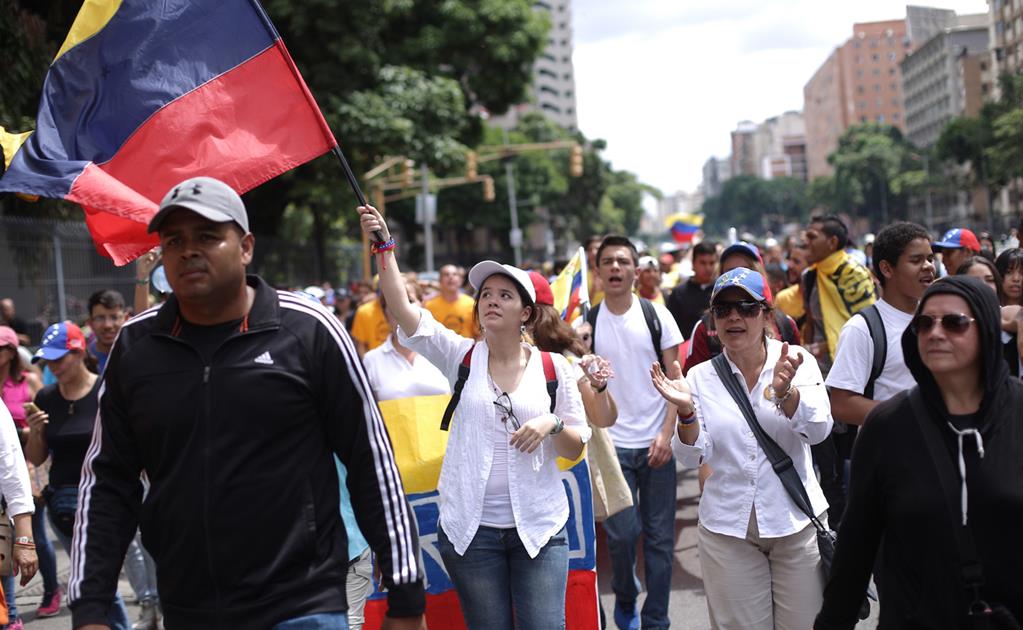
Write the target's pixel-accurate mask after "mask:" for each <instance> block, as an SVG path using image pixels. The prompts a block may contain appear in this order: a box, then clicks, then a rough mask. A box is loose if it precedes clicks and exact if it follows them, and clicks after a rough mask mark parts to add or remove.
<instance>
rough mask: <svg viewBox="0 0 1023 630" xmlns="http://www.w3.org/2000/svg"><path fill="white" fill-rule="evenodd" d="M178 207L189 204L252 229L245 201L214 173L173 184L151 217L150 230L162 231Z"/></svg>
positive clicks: (200, 211)
mask: <svg viewBox="0 0 1023 630" xmlns="http://www.w3.org/2000/svg"><path fill="white" fill-rule="evenodd" d="M175 208H187V209H188V210H191V211H192V212H194V213H196V214H198V215H201V216H203V217H206V218H207V219H209V220H210V221H215V222H217V223H226V222H228V221H234V222H235V224H237V225H238V227H240V228H241V229H242V232H245V233H246V234H248V232H249V216H248V214H246V213H245V204H244V203H242V198H241V197H239V196H238V193H236V192H235V191H234V189H233V188H231V187H230V186H228V185H227V184H225V183H224V182H222V181H220V180H219V179H213V178H212V177H192V178H190V179H186V180H185V181H183V182H181V183H180V184H178V185H177V186H175V187H173V188H171V189H170V190H169V191H168V192H167V194H166V195H164V197H163V201H161V202H160V209H159V210H158V211H157V212H156V214H154V215H153V218H152V219H150V220H149V228H148V229H147V230H146V231H147V232H149V233H150V234H152V233H153V232H156V231H159V229H160V224H161V223H163V221H164V219H166V218H167V215H169V214H170V213H171V212H172V211H173V210H174V209H175Z"/></svg>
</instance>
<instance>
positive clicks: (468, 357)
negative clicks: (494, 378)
mask: <svg viewBox="0 0 1023 630" xmlns="http://www.w3.org/2000/svg"><path fill="white" fill-rule="evenodd" d="M475 349H476V344H475V343H474V344H472V345H471V346H469V350H468V352H466V353H465V356H464V357H462V362H461V363H460V364H459V365H458V379H457V380H455V389H454V391H452V392H451V400H449V401H448V406H447V407H446V408H445V409H444V417H443V418H442V419H441V421H440V430H441V431H447V430H448V427H449V426H451V416H453V415H454V413H455V407H457V406H458V400H459V399H460V398H461V397H462V389H464V388H465V381H467V380H469V366H470V365H472V351H473V350H475Z"/></svg>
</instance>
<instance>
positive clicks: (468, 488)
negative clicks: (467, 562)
mask: <svg viewBox="0 0 1023 630" xmlns="http://www.w3.org/2000/svg"><path fill="white" fill-rule="evenodd" d="M419 312H420V318H419V327H418V328H417V329H416V331H415V334H414V335H412V336H411V337H409V336H406V335H405V334H404V333H403V332H402V331H401V330H400V329H399V331H398V340H399V341H400V342H401V343H402V344H403V345H405V346H406V347H407V348H409V349H411V350H413V351H415V352H418V353H420V354H422V355H423V356H424V357H426V358H427V359H428V360H429V361H430V362H431V363H433V364H434V365H436V366H437V368H438V369H440V371H441V372H443V373H444V374H445V376H447V377H448V380H449V381H450V382H451V383H452V386H453V385H454V382H455V381H456V380H457V378H458V366H459V364H460V363H461V362H462V359H463V358H464V357H465V353H466V352H468V351H469V348H471V347H472V344H473V343H474V341H473V340H472V339H468V338H466V337H462V336H461V335H459V334H458V333H455V332H453V331H451V330H448V329H447V328H445V327H444V326H442V325H440V324H438V323H437V321H436V320H435V319H434V318H433V315H431V314H430V312H429V311H427V310H426V309H419ZM529 348H530V352H531V355H530V358H529V363H528V364H527V365H526V371H525V373H523V375H522V379H521V380H520V382H519V385H518V389H516V390H515V391H514V392H509V394H510V397H511V401H512V407H513V408H514V410H515V415H516V417H518V418H519V420H520V421H521V422H522V423H525V422H527V421H529V420H531V419H533V418H536V417H538V416H542V415H545V414H548V413H550V396H549V395H548V394H547V381H546V378H545V377H544V373H543V365H542V363H541V359H540V351H539V350H537V349H536V348H534V347H532V346H529ZM489 356H490V351H489V348H488V347H487V343H486V342H485V341H480V342H478V343H476V348H475V349H474V350H473V353H472V362H471V364H470V367H469V378H468V380H467V381H466V383H465V387H464V389H463V390H462V396H461V399H460V401H459V403H458V407H457V408H456V409H455V413H454V415H453V417H452V420H451V435H450V437H449V438H448V446H447V452H446V453H445V456H444V464H443V465H442V466H441V472H440V482H439V483H438V486H437V490H438V492H439V494H440V523H441V525H442V526H443V527H444V533H445V534H447V536H448V539H449V540H450V541H451V544H452V545H453V546H454V548H455V551H456V552H457V553H458V554H460V555H461V554H464V553H465V550H466V549H468V547H469V543H471V542H472V539H473V537H474V536H475V535H476V530H477V529H479V525H480V517H481V515H482V513H483V497H484V492H485V490H486V487H487V478H488V477H489V476H490V467H491V464H492V463H493V460H494V449H495V448H502V447H503V448H506V449H507V453H508V479H509V488H508V490H509V494H510V495H511V502H512V505H511V508H512V513H513V515H514V517H515V526H516V530H517V531H518V534H519V538H520V539H521V540H522V545H523V547H525V549H526V552H527V553H528V554H529V557H530V558H535V557H536V556H537V554H539V553H540V549H541V548H543V546H544V545H546V544H547V541H549V540H550V538H551V537H552V536H553V535H554V534H556V533H558V532H559V531H560V530H561V528H562V527H564V525H565V523H566V522H567V520H568V500H567V499H566V496H565V489H564V486H563V485H562V482H561V474H560V471H559V470H558V465H557V452H556V451H555V450H554V444H552V440H549V439H547V440H544V441H543V443H542V444H541V446H540V448H538V449H537V450H536V451H534V452H533V453H532V454H529V453H523V452H521V451H519V450H518V449H515V448H513V447H512V446H510V445H509V444H508V442H504V444H503V445H502V444H494V442H493V436H494V435H495V430H496V428H497V427H498V426H499V423H500V422H501V421H500V418H499V416H498V412H497V407H496V406H495V405H494V404H493V403H494V400H495V396H494V393H493V390H492V389H491V387H490V374H489V368H488V365H489ZM551 356H552V358H553V359H554V366H555V369H556V371H557V375H558V390H557V405H556V407H555V410H554V412H555V414H556V415H557V416H558V417H559V418H561V420H562V421H563V422H564V423H565V426H566V427H572V428H574V429H575V430H576V431H578V432H579V433H580V435H581V436H582V439H583V441H584V442H585V441H587V440H589V438H590V428H589V425H588V424H587V423H586V413H585V411H583V405H582V398H581V397H580V396H579V389H578V386H577V385H576V379H575V378H573V376H572V369H571V368H570V367H569V365H568V361H566V360H565V358H564V357H563V356H561V355H559V354H553V353H552V355H551ZM440 420H441V419H440V418H423V421H424V422H432V423H437V424H438V425H439V423H440ZM508 439H509V441H510V439H511V435H510V434H509V436H508ZM536 464H538V465H536Z"/></svg>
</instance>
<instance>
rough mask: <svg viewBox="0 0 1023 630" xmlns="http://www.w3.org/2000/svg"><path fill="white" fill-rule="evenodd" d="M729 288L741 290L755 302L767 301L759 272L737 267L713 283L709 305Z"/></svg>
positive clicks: (762, 277) (762, 278)
mask: <svg viewBox="0 0 1023 630" xmlns="http://www.w3.org/2000/svg"><path fill="white" fill-rule="evenodd" d="M731 287H735V288H737V289H742V290H743V291H745V292H746V293H748V294H749V296H750V297H751V298H753V299H754V300H756V301H757V302H764V301H766V300H767V298H765V297H764V291H765V289H764V276H762V275H760V272H759V271H753V270H752V269H746V268H745V267H737V268H735V269H732V270H731V271H728V272H725V273H723V274H721V275H720V276H719V277H718V279H717V282H715V283H714V290H713V291H712V292H711V294H710V301H711V303H713V302H714V300H715V299H717V296H718V293H721V291H723V290H724V289H728V288H731Z"/></svg>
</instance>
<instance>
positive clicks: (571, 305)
mask: <svg viewBox="0 0 1023 630" xmlns="http://www.w3.org/2000/svg"><path fill="white" fill-rule="evenodd" d="M551 293H553V294H554V309H555V310H557V311H558V313H559V314H560V315H561V319H563V320H565V321H566V322H570V323H571V322H572V321H573V320H574V319H575V318H577V317H579V316H580V315H581V314H582V312H583V310H584V309H585V308H589V306H590V295H589V285H588V282H587V280H586V251H585V250H583V248H582V247H580V248H579V250H578V251H576V253H575V256H572V259H571V260H569V261H568V264H567V265H565V268H564V269H562V270H561V273H559V274H558V277H557V278H555V279H554V282H552V283H551Z"/></svg>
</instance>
